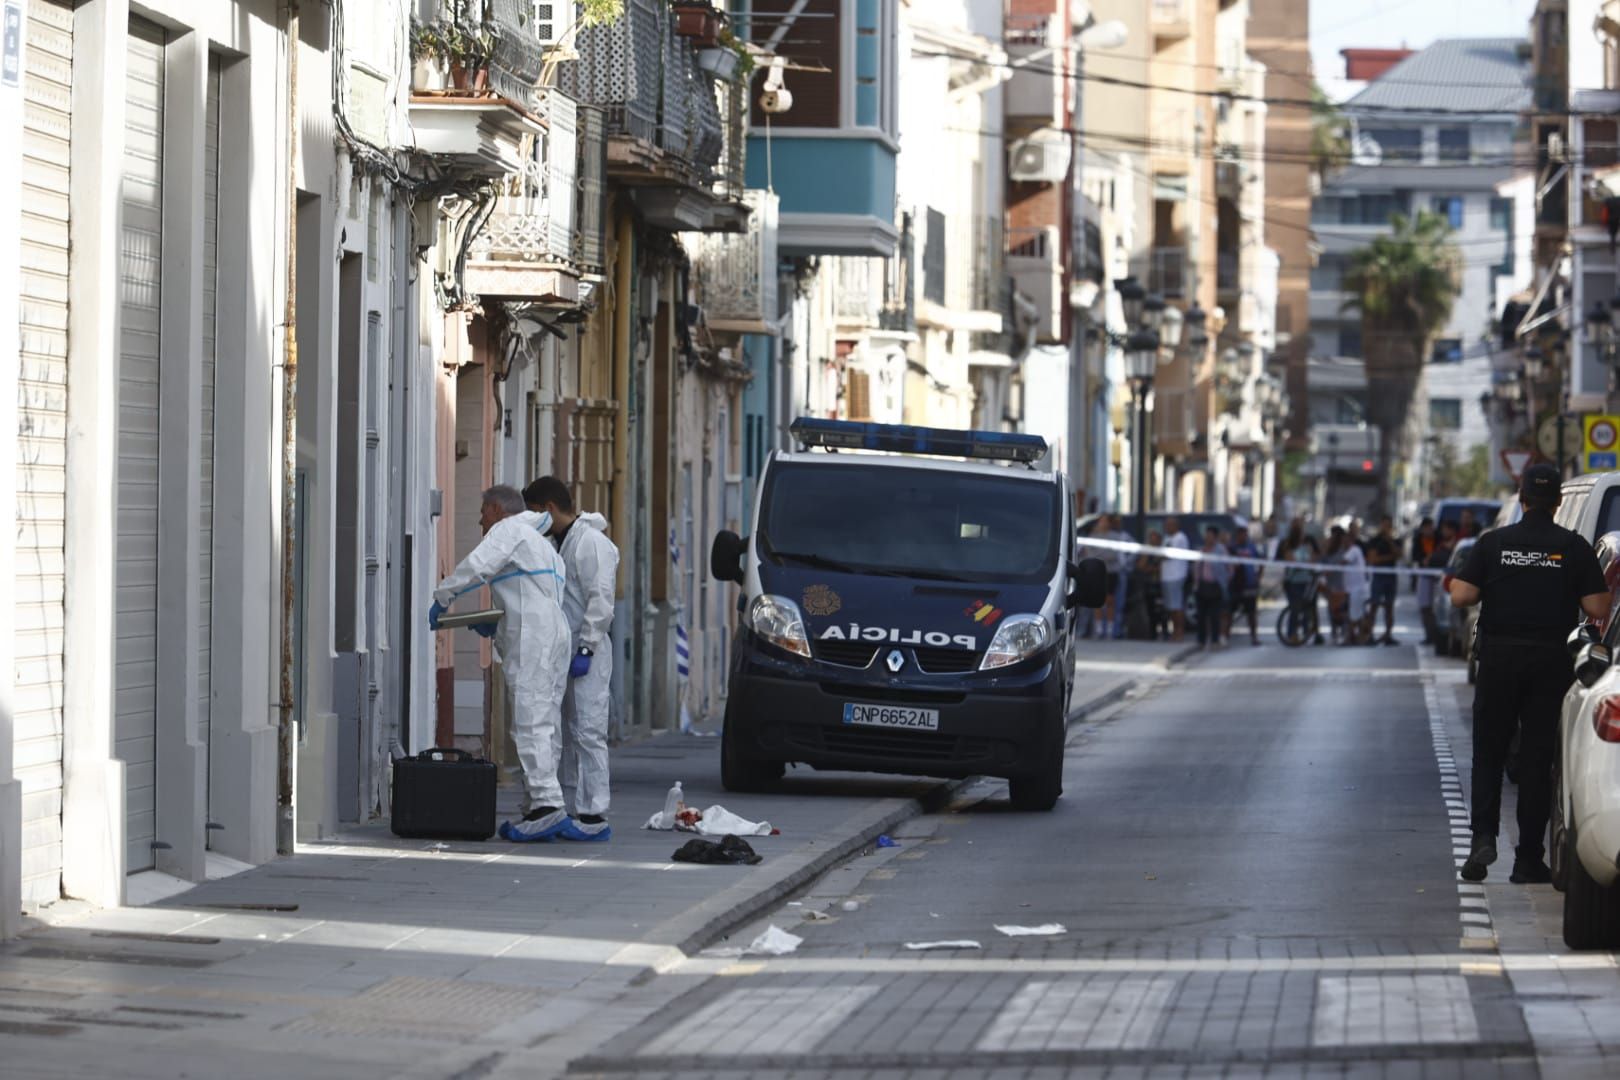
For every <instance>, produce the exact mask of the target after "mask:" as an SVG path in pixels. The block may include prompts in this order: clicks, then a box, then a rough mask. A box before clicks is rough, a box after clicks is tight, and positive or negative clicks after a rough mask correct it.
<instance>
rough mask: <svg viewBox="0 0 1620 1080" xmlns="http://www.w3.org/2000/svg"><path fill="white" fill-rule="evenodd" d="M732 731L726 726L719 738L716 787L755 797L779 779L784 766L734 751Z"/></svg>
mask: <svg viewBox="0 0 1620 1080" xmlns="http://www.w3.org/2000/svg"><path fill="white" fill-rule="evenodd" d="M732 731H733V727H732V725H731V724H729V723H728V724H726V726H725V728H724V729H723V730H722V732H721V735H720V786H721V787H723V788H725V789H726V790H727V791H737V792H742V793H745V794H756V793H759V792H762V791H768V790H769V789H770V787H771V785H773V784H775V783H776V781H778V780H780V779H782V774H783V773H785V772H787V765H786V764H785V763H784V762H780V761H771V760H770V759H768V758H758V757H753V756H750V755H749V754H747V753H745V752H744V751H743V750H742V749H741V748H740V747H738V745H737V742H738V740H737V739H736V738H734V737H733V736H732Z"/></svg>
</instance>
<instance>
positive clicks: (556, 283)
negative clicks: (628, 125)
mask: <svg viewBox="0 0 1620 1080" xmlns="http://www.w3.org/2000/svg"><path fill="white" fill-rule="evenodd" d="M541 94H542V96H541V97H540V98H539V100H538V103H537V105H538V108H539V109H540V111H541V113H542V115H543V118H544V120H545V122H546V132H545V137H544V138H543V139H535V140H533V141H532V142H531V143H530V148H531V149H530V156H529V157H528V158H527V159H526V160H524V161H523V163H522V165H521V167H520V168H519V169H518V171H517V172H516V174H515V175H513V176H511V177H509V178H507V179H506V180H505V181H503V182H502V184H501V185H500V189H499V190H500V194H499V195H498V196H497V200H496V204H495V208H494V211H493V212H492V213H491V214H490V217H489V219H488V221H486V222H485V223H484V227H483V228H482V229H481V230H480V231H479V233H478V234H477V235H476V236H475V237H473V241H472V243H471V244H470V245H469V247H468V251H467V272H466V279H465V281H466V288H467V291H468V292H470V293H474V294H476V295H479V296H485V297H490V298H499V299H511V300H521V301H525V302H528V303H536V304H542V305H550V306H557V307H567V306H571V305H573V304H575V303H577V302H578V300H579V280H580V275H581V272H582V264H583V267H585V268H590V269H596V270H599V269H600V263H601V261H602V255H601V250H600V249H601V221H602V212H601V198H602V185H601V178H600V175H599V173H600V166H599V164H597V163H598V162H599V160H600V155H601V123H600V114H599V113H598V112H597V110H594V109H590V108H589V107H585V108H581V107H580V106H578V105H577V104H576V103H575V102H574V100H573V99H572V98H570V97H568V96H567V95H566V94H563V93H561V92H560V91H557V90H547V91H542V92H541ZM592 114H595V115H594V116H593V115H592ZM582 118H583V119H584V120H585V124H584V127H585V128H586V129H588V130H585V131H583V132H582V130H581V128H582V125H581V120H582ZM582 136H583V137H582ZM592 173H596V174H597V175H595V176H594V178H592V177H591V174H592ZM593 180H594V182H593ZM582 181H583V182H582ZM593 241H594V243H593ZM593 263H594V264H595V265H593Z"/></svg>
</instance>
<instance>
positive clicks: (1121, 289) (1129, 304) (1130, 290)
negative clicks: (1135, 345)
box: [1114, 277, 1147, 326]
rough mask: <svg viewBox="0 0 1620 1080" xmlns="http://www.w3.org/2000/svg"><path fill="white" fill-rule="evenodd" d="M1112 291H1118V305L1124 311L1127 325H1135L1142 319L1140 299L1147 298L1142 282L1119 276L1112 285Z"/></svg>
mask: <svg viewBox="0 0 1620 1080" xmlns="http://www.w3.org/2000/svg"><path fill="white" fill-rule="evenodd" d="M1114 291H1115V292H1117V293H1119V302H1120V306H1121V307H1122V308H1123V309H1124V312H1125V322H1126V324H1127V325H1130V326H1135V325H1136V324H1137V323H1139V322H1141V321H1142V301H1143V300H1144V299H1146V298H1147V290H1146V289H1144V288H1142V283H1141V282H1139V281H1137V280H1136V279H1135V278H1134V277H1125V278H1120V279H1119V281H1118V283H1117V284H1115V285H1114Z"/></svg>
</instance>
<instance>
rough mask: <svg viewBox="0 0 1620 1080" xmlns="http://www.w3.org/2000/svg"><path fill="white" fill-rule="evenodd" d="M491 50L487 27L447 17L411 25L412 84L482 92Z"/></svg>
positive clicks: (492, 36) (491, 38) (439, 88)
mask: <svg viewBox="0 0 1620 1080" xmlns="http://www.w3.org/2000/svg"><path fill="white" fill-rule="evenodd" d="M494 49H495V37H494V34H493V33H492V32H491V31H490V30H489V29H488V28H487V27H471V26H467V25H466V24H463V23H460V22H456V21H454V20H447V21H444V22H433V23H416V24H415V25H413V26H412V27H411V59H412V61H413V84H414V85H416V86H417V87H418V88H419V89H423V90H442V89H444V86H445V81H446V79H448V82H449V85H450V87H451V88H452V89H455V90H460V91H472V92H474V93H483V92H484V91H485V90H486V89H487V88H488V86H489V58H490V56H491V54H492V53H493V52H494Z"/></svg>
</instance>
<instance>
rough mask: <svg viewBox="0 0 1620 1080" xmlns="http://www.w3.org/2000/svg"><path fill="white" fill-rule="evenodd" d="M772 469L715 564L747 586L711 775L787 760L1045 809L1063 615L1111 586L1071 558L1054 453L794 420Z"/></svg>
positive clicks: (1066, 665) (1070, 617)
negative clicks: (956, 781)
mask: <svg viewBox="0 0 1620 1080" xmlns="http://www.w3.org/2000/svg"><path fill="white" fill-rule="evenodd" d="M790 431H791V433H792V435H793V438H794V439H795V440H796V442H797V444H798V449H797V450H795V451H794V452H787V453H784V452H776V453H773V454H771V455H770V457H769V458H767V460H766V463H765V467H764V470H763V474H762V476H761V478H760V483H759V489H758V492H757V493H756V500H757V501H756V504H755V513H754V516H753V521H754V523H755V525H754V530H753V535H752V536H750V537H747V538H743V537H739V536H738V535H737V534H735V533H732V532H722V533H720V534H719V535H718V536H717V537H716V538H715V541H714V547H713V550H712V552H711V556H710V567H711V570H712V572H713V574H714V576H715V577H716V578H718V579H720V580H722V581H730V582H735V583H736V584H738V585H740V586H742V589H743V597H742V602H741V605H740V610H741V620H740V622H741V625H740V627H739V630H738V633H737V635H736V639H735V646H734V649H733V653H732V662H731V681H730V692H729V699H728V701H727V704H726V716H725V730H724V736H723V739H722V766H721V774H722V781H723V782H724V784H725V787H726V788H727V790H730V791H757V790H761V789H763V788H765V787H767V786H769V784H770V783H771V782H772V781H774V780H776V779H778V778H780V777H781V776H782V774H783V772H784V770H785V768H786V766H787V764H788V763H790V762H798V763H800V764H804V765H809V766H812V767H814V768H818V769H851V770H862V771H869V772H892V773H909V774H920V775H926V776H941V777H963V776H972V775H988V776H998V777H1004V778H1006V779H1007V780H1008V781H1009V782H1010V787H1011V797H1012V802H1013V805H1014V806H1015V807H1017V808H1019V809H1027V810H1047V809H1051V807H1052V806H1053V805H1054V804H1055V803H1056V802H1057V799H1058V796H1059V795H1060V794H1061V792H1062V788H1063V744H1064V730H1065V725H1066V719H1067V716H1068V705H1069V697H1070V693H1071V691H1072V689H1073V678H1074V655H1073V649H1074V640H1075V635H1074V632H1073V627H1074V615H1075V611H1076V609H1077V608H1079V607H1080V606H1082V605H1085V606H1089V607H1097V606H1100V605H1101V604H1102V602H1103V599H1104V597H1105V595H1106V592H1107V586H1106V578H1107V573H1106V570H1105V569H1104V567H1103V564H1102V563H1101V562H1100V561H1099V560H1097V559H1084V560H1080V561H1076V558H1075V553H1074V517H1073V511H1072V505H1071V504H1072V501H1073V500H1072V499H1071V497H1070V495H1069V489H1068V483H1067V481H1066V479H1065V477H1064V476H1063V474H1062V473H1055V472H1046V471H1040V470H1037V469H1036V467H1035V465H1036V463H1037V462H1039V461H1040V460H1041V459H1042V458H1043V457H1045V455H1046V449H1047V448H1046V442H1045V440H1043V439H1041V438H1039V437H1036V436H1029V435H1012V434H1003V433H1000V432H977V431H947V430H941V429H935V428H917V427H905V426H897V425H884V424H865V423H851V422H847V421H837V420H814V419H804V418H801V419H799V420H796V421H794V423H793V425H792V427H791V428H790Z"/></svg>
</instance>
